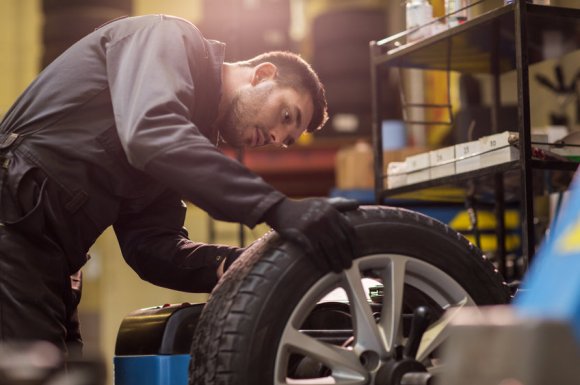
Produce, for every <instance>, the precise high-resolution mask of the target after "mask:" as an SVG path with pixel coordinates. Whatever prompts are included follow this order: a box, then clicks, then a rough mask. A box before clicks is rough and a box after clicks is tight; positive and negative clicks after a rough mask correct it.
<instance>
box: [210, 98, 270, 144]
mask: <svg viewBox="0 0 580 385" xmlns="http://www.w3.org/2000/svg"><path fill="white" fill-rule="evenodd" d="M272 90H273V87H267V88H265V89H264V88H260V89H256V88H251V89H249V90H240V91H238V92H237V93H236V94H235V95H234V97H233V98H232V101H231V102H230V104H229V106H228V107H227V108H226V110H225V112H224V115H223V117H222V118H221V119H219V120H218V121H217V122H216V125H217V128H218V131H219V134H220V137H221V139H222V140H223V141H224V142H226V143H227V144H229V145H230V146H232V147H235V148H241V147H245V146H248V145H249V144H250V143H246V142H245V139H244V137H243V133H244V130H245V129H246V128H247V127H250V126H252V125H253V124H252V123H251V122H253V121H254V119H255V117H256V116H257V115H258V112H259V111H260V109H261V108H262V106H263V105H264V103H265V102H266V100H267V99H268V96H269V95H270V93H271V92H272ZM254 124H256V123H254Z"/></svg>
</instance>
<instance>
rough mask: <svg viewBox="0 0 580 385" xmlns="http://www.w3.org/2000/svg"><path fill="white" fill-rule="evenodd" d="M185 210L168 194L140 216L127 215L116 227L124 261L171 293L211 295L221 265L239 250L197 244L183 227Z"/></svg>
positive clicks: (176, 196)
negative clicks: (190, 238) (226, 258)
mask: <svg viewBox="0 0 580 385" xmlns="http://www.w3.org/2000/svg"><path fill="white" fill-rule="evenodd" d="M185 212H186V206H185V204H184V203H183V202H182V201H181V200H180V199H179V196H178V194H176V193H174V192H171V191H166V192H165V193H164V194H162V195H161V196H160V197H159V198H158V199H156V200H155V201H154V202H153V203H152V204H150V205H149V206H148V207H147V208H145V209H143V210H142V211H140V212H138V213H124V214H122V215H121V216H120V218H119V219H118V220H117V221H116V222H115V224H114V226H113V227H114V230H115V234H116V235H117V238H118V240H119V245H120V246H121V251H122V253H123V258H124V259H125V260H126V261H127V263H128V264H129V266H131V268H132V269H133V270H134V271H135V272H136V273H137V274H138V275H139V276H140V277H141V278H142V279H144V280H146V281H148V282H151V283H153V284H155V285H157V286H162V287H165V288H168V289H173V290H180V291H186V292H194V293H209V292H210V291H211V290H212V288H213V287H214V286H215V284H216V283H217V276H216V271H217V267H218V265H219V263H221V261H222V260H223V259H224V258H225V257H227V256H228V255H230V254H231V253H235V252H237V251H238V248H236V247H230V246H223V245H208V244H203V243H196V242H193V241H191V240H189V239H188V234H187V230H186V229H185V228H184V227H183V222H184V219H185Z"/></svg>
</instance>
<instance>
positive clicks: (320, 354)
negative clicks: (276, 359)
mask: <svg viewBox="0 0 580 385" xmlns="http://www.w3.org/2000/svg"><path fill="white" fill-rule="evenodd" d="M284 344H285V348H286V349H287V350H289V351H290V352H294V353H299V354H302V355H304V356H307V357H309V358H311V359H314V360H316V361H318V362H321V363H322V364H324V366H326V367H328V368H329V369H330V370H331V371H332V376H330V377H326V378H327V380H325V378H317V379H309V380H308V381H310V382H295V381H307V380H298V379H287V381H288V382H287V383H288V384H295V383H297V384H321V383H322V384H344V385H362V384H365V383H366V382H365V381H366V380H367V375H366V371H365V369H364V367H363V366H362V365H361V363H360V362H359V360H358V358H357V356H356V355H355V353H354V352H353V351H352V350H349V349H344V348H341V347H338V346H334V345H330V344H326V343H324V342H321V341H318V340H316V339H315V338H312V337H310V336H308V335H306V334H304V333H301V332H300V331H298V330H296V329H294V328H288V329H286V332H285V335H284ZM315 380H316V381H331V382H313V381H315ZM290 381H292V382H290Z"/></svg>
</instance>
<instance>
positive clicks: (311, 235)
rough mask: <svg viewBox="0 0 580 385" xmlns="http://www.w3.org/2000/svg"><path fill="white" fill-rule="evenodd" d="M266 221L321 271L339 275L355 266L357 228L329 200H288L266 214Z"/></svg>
mask: <svg viewBox="0 0 580 385" xmlns="http://www.w3.org/2000/svg"><path fill="white" fill-rule="evenodd" d="M355 207H356V205H355ZM265 220H266V223H268V224H269V225H270V226H272V228H274V230H276V231H277V232H278V233H279V234H280V235H281V236H283V237H284V238H286V239H288V240H290V241H292V242H296V243H297V244H298V245H300V246H301V247H302V248H303V249H304V251H305V252H306V254H307V255H308V256H309V257H310V258H312V260H313V262H314V263H315V264H316V266H317V267H318V268H319V269H320V270H321V271H324V272H326V271H329V270H331V271H334V272H336V273H338V272H340V271H342V270H343V269H346V268H349V267H350V266H351V265H352V259H353V256H354V251H355V243H356V236H355V232H354V228H353V226H352V225H351V223H350V222H349V220H348V219H347V217H346V216H345V215H343V214H341V213H340V212H339V210H337V209H336V208H335V207H334V206H333V205H332V204H331V203H329V201H328V200H326V199H322V198H308V199H301V200H293V199H289V198H285V199H284V200H282V201H281V202H280V203H278V204H276V205H275V206H274V207H272V208H271V209H270V210H269V211H268V212H267V213H266V216H265Z"/></svg>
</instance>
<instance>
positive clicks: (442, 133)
mask: <svg viewBox="0 0 580 385" xmlns="http://www.w3.org/2000/svg"><path fill="white" fill-rule="evenodd" d="M445 3H446V1H444V0H432V1H431V5H432V7H433V15H434V16H435V17H437V16H442V15H444V13H445ZM578 3H580V1H578V0H552V4H553V5H562V6H567V7H578V5H579V4H578ZM501 4H503V0H487V1H484V2H483V3H482V4H481V5H479V6H477V7H474V8H473V9H472V10H471V11H470V12H472V14H471V15H470V16H475V15H477V14H478V13H483V12H485V11H486V10H488V9H492V8H493V7H497V6H499V5H501ZM405 12H406V9H405V2H404V1H400V0H163V1H158V0H2V1H1V2H0V84H1V86H0V117H1V116H2V115H3V114H4V113H6V111H7V110H8V108H10V106H11V104H12V103H13V102H14V101H15V99H16V98H17V97H18V95H19V94H20V93H21V92H22V91H23V90H24V89H25V88H26V86H27V85H28V84H29V83H30V82H31V81H32V80H33V79H34V78H35V76H36V75H37V74H38V73H39V72H40V71H41V70H42V69H43V68H44V67H45V66H46V65H48V64H49V63H50V62H51V61H52V60H54V58H56V57H57V56H58V55H59V54H60V53H62V52H63V51H64V50H65V49H66V48H67V47H69V46H70V45H71V44H73V43H74V42H75V41H77V40H78V39H80V38H81V37H82V36H84V35H86V34H87V33H89V32H91V31H92V30H94V29H95V28H96V27H98V26H99V25H101V24H103V23H105V22H107V21H109V20H111V19H114V18H117V17H121V16H127V15H143V14H150V13H164V14H171V15H176V16H180V17H183V18H185V19H188V20H190V21H192V22H193V23H195V24H196V25H198V26H199V28H200V29H201V31H202V32H203V33H204V35H205V36H206V37H208V38H213V39H217V40H221V41H224V42H226V44H227V51H226V52H227V57H226V59H227V60H228V61H235V60H241V59H246V58H249V57H252V56H254V55H255V54H258V53H261V52H265V51H269V50H290V51H294V52H297V53H300V54H301V55H302V56H303V57H304V58H305V59H306V60H308V61H309V62H310V63H312V65H313V67H314V69H315V70H316V71H317V72H318V73H319V75H320V77H321V79H322V81H323V82H324V83H325V86H326V89H327V95H328V102H329V110H330V116H331V120H330V121H329V123H328V125H327V127H326V128H325V129H324V130H323V131H322V132H320V133H317V134H314V135H304V136H303V137H302V138H301V139H300V140H299V143H298V144H297V145H296V146H294V148H291V149H288V150H286V151H283V152H280V151H271V150H270V149H267V148H264V149H258V150H252V151H248V152H246V153H244V154H239V153H235V152H233V151H229V150H227V149H226V150H225V151H226V152H227V153H228V155H230V156H235V157H238V158H240V159H241V160H242V161H244V162H245V163H246V164H247V165H248V166H249V167H250V168H251V169H253V170H254V171H256V172H257V173H259V174H260V175H262V176H263V177H264V179H266V180H267V181H268V182H270V183H272V184H273V185H274V186H276V187H277V188H279V189H280V190H282V191H283V192H285V193H286V194H288V195H290V196H293V197H304V196H327V195H329V194H330V193H331V191H332V190H333V189H335V188H337V187H338V188H342V189H348V188H368V189H372V183H373V182H372V180H373V179H372V169H371V167H370V164H372V151H371V150H370V146H369V143H370V141H371V91H370V70H369V68H370V67H369V41H370V40H380V39H382V38H384V37H386V36H390V35H393V34H395V33H397V32H400V31H402V30H404V29H405V25H406V24H405V15H406V13H405ZM577 59H578V55H575V56H573V57H572V58H566V60H565V61H563V62H562V63H559V64H561V65H562V66H563V68H564V71H565V72H573V71H575V69H576V68H577V63H578V60H577ZM553 65H554V63H553V62H552V63H547V64H545V65H543V66H537V67H534V68H533V69H532V70H531V75H530V76H533V75H534V74H535V73H541V72H542V71H544V72H546V73H548V74H549V75H550V76H552V74H553ZM405 77H406V81H405V87H406V88H407V91H408V95H409V96H410V97H411V98H415V99H420V100H422V101H424V102H427V103H438V102H446V101H447V100H446V99H447V95H448V92H447V81H446V75H445V74H440V73H427V74H425V73H421V74H418V73H413V71H409V72H408V73H406V74H405ZM380 81H382V82H385V85H384V87H386V89H387V90H389V89H391V90H392V94H393V97H392V99H390V100H388V102H387V103H385V104H384V105H382V106H380V108H381V117H382V118H383V119H385V120H386V121H400V119H401V106H400V101H399V97H398V91H397V90H398V85H397V79H396V78H389V77H385V78H382V79H381V80H380ZM450 84H451V91H452V92H451V95H450V97H451V98H452V100H451V102H452V104H453V105H454V106H457V105H460V104H461V102H464V101H465V100H467V99H469V96H470V95H471V94H470V93H464V94H463V95H460V89H461V87H468V86H469V85H470V84H471V85H472V86H473V84H474V80H473V79H460V78H459V77H458V76H453V77H452V79H451V83H450ZM423 89H427V90H429V91H428V92H423V91H421V90H423ZM469 89H470V90H473V89H474V87H471V88H469ZM475 89H476V90H477V92H478V96H477V97H476V99H478V100H479V99H480V97H481V100H483V101H485V100H488V99H489V94H490V92H489V89H488V88H486V86H485V84H483V85H481V88H480V86H479V85H478V86H476V87H475ZM479 93H481V95H480V94H479ZM532 93H534V94H535V95H536V97H534V99H533V100H532V107H531V114H532V121H533V122H534V124H536V125H540V126H541V125H546V124H549V119H550V112H551V111H554V110H557V109H558V105H557V101H555V100H554V97H553V95H551V94H550V91H549V90H547V89H545V88H542V87H538V86H536V85H533V84H532ZM387 94H388V92H387ZM462 96H463V100H460V99H462ZM516 97H517V95H516V87H515V74H513V73H511V74H507V75H506V76H505V79H502V99H503V100H502V102H503V103H505V104H509V103H510V101H512V102H515V100H516ZM466 98H467V99H466ZM442 99H443V100H442ZM570 114H572V112H571V113H570ZM431 118H433V119H439V118H440V117H436V116H435V117H431ZM572 120H573V119H572ZM451 134H452V133H450V132H449V127H448V126H441V127H434V128H430V130H429V131H428V132H425V131H415V130H411V131H408V133H407V136H406V137H405V138H403V142H402V143H399V144H398V145H403V146H405V145H412V146H422V147H421V148H425V147H437V146H441V145H443V144H445V142H446V140H447V139H448V138H449V136H450V135H451ZM361 144H363V145H362V146H361ZM355 145H358V146H357V147H353V146H355ZM345 149H348V151H351V154H350V155H356V152H357V151H358V152H359V155H360V156H361V159H363V162H367V164H368V167H366V168H360V167H359V166H360V164H361V163H360V162H361V161H360V160H358V161H356V162H358V163H355V164H356V168H355V170H354V172H352V173H351V174H349V175H347V176H345V175H343V171H344V168H345V167H346V166H345V165H344V164H339V162H340V159H343V158H341V157H340V154H341V153H342V152H343V151H345ZM353 149H354V150H353ZM352 151H354V152H355V154H352ZM216 193H219V192H216ZM186 226H187V228H188V230H189V232H190V236H191V238H192V239H194V240H197V241H203V242H216V243H223V244H231V245H237V244H239V243H240V242H242V243H243V244H248V243H249V242H251V241H252V240H254V239H256V238H257V237H259V236H261V235H262V234H264V233H265V232H266V231H267V228H266V227H265V226H258V227H256V228H255V229H247V228H246V229H243V230H240V228H239V226H238V225H236V224H228V223H222V222H216V221H213V220H212V219H211V218H209V217H208V216H207V215H206V214H205V213H203V212H202V211H201V210H199V209H197V208H195V207H193V206H190V207H189V210H188V217H187V222H186ZM90 254H91V260H90V261H89V262H88V264H87V265H86V267H85V268H84V270H83V272H84V292H83V300H82V302H81V306H80V318H81V323H82V332H83V336H84V339H85V346H86V350H87V351H94V352H98V353H99V354H102V355H103V356H104V357H105V359H106V360H107V362H108V363H110V362H111V359H112V356H113V354H114V353H113V352H114V346H115V338H116V334H117V331H118V327H119V324H120V322H121V320H122V319H123V317H125V316H126V315H127V314H128V313H129V312H131V311H133V310H136V309H139V308H143V307H150V306H156V305H160V304H164V303H180V302H203V301H204V300H205V299H206V298H207V295H206V294H199V295H197V294H196V295H192V294H185V293H178V292H174V291H170V290H165V289H160V288H156V287H154V286H152V285H150V284H147V283H145V282H143V281H141V280H140V279H139V278H138V277H137V276H136V274H135V273H134V272H132V271H131V270H130V269H129V268H128V267H127V266H126V264H125V263H124V261H123V259H122V257H121V255H120V251H119V249H118V246H117V242H116V239H115V237H114V234H113V233H112V231H110V230H108V231H106V232H105V233H104V234H103V236H102V237H101V238H100V239H99V240H98V242H97V243H96V245H95V246H94V248H93V249H92V250H91V253H90Z"/></svg>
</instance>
